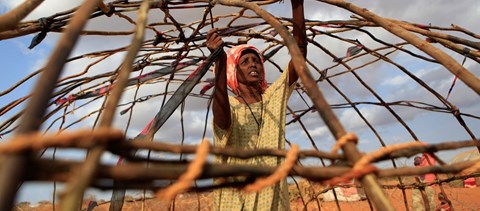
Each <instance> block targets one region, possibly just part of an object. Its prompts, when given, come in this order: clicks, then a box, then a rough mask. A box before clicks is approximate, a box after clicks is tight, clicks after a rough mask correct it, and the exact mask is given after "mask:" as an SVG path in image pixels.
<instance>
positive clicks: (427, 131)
mask: <svg viewBox="0 0 480 211" xmlns="http://www.w3.org/2000/svg"><path fill="white" fill-rule="evenodd" d="M20 2H21V1H19V0H9V1H2V2H0V12H1V13H4V12H6V11H8V10H9V9H11V8H12V7H14V6H16V5H18V4H19V3H20ZM80 2H81V1H78V0H76V1H60V0H46V1H45V2H44V3H43V4H42V6H41V7H39V8H38V9H37V10H36V11H34V13H33V14H32V15H31V16H29V17H28V18H27V19H32V20H35V19H37V18H39V17H43V16H47V15H50V14H53V13H55V12H59V11H63V10H66V9H69V8H72V7H73V6H75V5H77V4H79V3H80ZM306 2H307V4H308V5H309V6H307V7H306V16H307V17H306V18H308V19H313V20H335V19H349V17H350V15H351V13H350V12H348V11H345V10H343V9H341V8H336V7H333V6H329V5H326V4H322V3H318V2H313V1H308V0H307V1H306ZM351 2H352V3H354V4H357V5H359V6H361V7H366V8H368V9H369V10H370V11H372V12H374V13H376V14H378V15H381V16H384V17H390V18H395V19H399V20H405V21H409V22H414V23H421V24H432V25H434V26H442V27H449V26H450V24H458V25H460V26H462V27H465V28H467V29H470V30H472V31H474V32H475V33H480V32H479V31H478V19H479V18H480V17H479V16H480V15H479V14H480V2H479V1H478V0H462V1H460V0H457V1H447V0H423V1H415V0H408V1H395V0H387V1H373V2H372V1H360V0H355V1H351ZM460 2H461V3H460ZM265 8H266V9H267V10H268V11H269V12H271V13H272V14H274V15H275V16H290V3H289V2H288V1H286V3H284V4H274V5H271V6H268V7H265ZM232 11H236V10H231V9H226V8H223V7H215V8H214V10H213V14H214V15H220V14H228V13H231V12H232ZM199 14H202V13H201V11H198V10H196V11H195V12H192V13H185V10H182V11H179V12H177V11H172V15H173V16H174V17H176V18H178V19H179V20H182V21H184V23H190V22H192V21H194V20H198V19H199V17H200V16H198V15H199ZM446 14H455V15H446ZM151 16H152V17H151V20H153V21H157V22H159V21H160V20H162V18H161V17H159V16H158V14H157V15H156V16H153V15H151ZM245 21H247V22H248V20H245ZM216 26H221V23H216ZM87 28H88V29H102V30H112V31H114V30H117V31H118V30H130V29H132V25H131V24H128V23H125V21H124V20H118V19H113V20H111V19H107V18H104V17H102V18H99V19H96V20H95V21H92V22H89V24H88V26H87ZM324 30H329V29H324ZM372 31H373V32H374V33H375V35H376V36H377V37H379V38H381V39H383V40H387V41H389V42H400V39H398V38H396V37H395V36H392V35H391V34H389V33H388V32H385V31H383V30H380V29H378V30H375V29H372ZM454 34H455V35H456V36H461V37H462V36H465V35H463V34H461V33H454ZM341 35H342V36H343V37H346V38H349V39H358V40H360V41H361V42H362V43H363V44H365V45H366V46H368V47H369V48H371V49H374V48H376V47H379V46H380V45H379V44H378V43H376V42H374V41H372V40H371V39H370V38H368V37H367V36H366V35H364V34H359V33H354V32H346V33H342V34H341ZM33 36H34V35H27V36H24V37H19V38H14V39H8V40H1V41H0V56H1V57H0V58H1V62H2V69H3V70H2V71H1V72H2V73H3V74H2V75H3V77H2V79H1V80H2V83H0V90H2V91H3V90H5V89H7V88H8V87H10V86H12V85H13V84H15V82H16V81H18V80H20V79H22V78H24V77H25V76H26V75H28V74H30V73H32V72H34V71H36V70H38V69H39V68H41V67H42V66H43V65H44V63H45V61H46V60H47V59H48V56H49V55H50V53H51V50H52V49H53V48H54V46H55V44H56V41H57V40H58V37H59V35H58V34H56V33H49V34H48V36H47V38H46V39H45V40H44V41H43V42H42V43H41V44H39V45H38V46H36V47H35V48H34V49H32V50H29V49H28V48H27V47H28V46H29V44H30V41H31V39H32V37H33ZM148 36H150V37H148ZM147 38H149V39H151V34H148V33H147ZM277 38H278V39H279V37H278V36H277ZM227 39H228V38H227ZM469 39H472V38H471V37H469ZM130 40H131V37H130V36H120V37H107V38H106V39H105V38H103V37H100V36H88V37H84V38H82V39H80V40H79V42H78V44H77V46H76V48H75V49H74V52H73V53H72V56H73V55H81V54H84V53H86V52H93V51H98V50H101V49H112V48H116V47H120V46H126V45H128V43H129V42H130ZM316 41H318V42H320V43H322V45H324V46H325V47H327V48H328V49H329V50H330V51H332V53H334V54H335V55H337V56H343V55H344V54H345V50H346V48H348V47H349V46H350V44H346V43H344V42H340V41H338V40H335V39H331V38H327V37H320V36H319V38H317V39H316ZM477 41H478V40H477ZM252 44H255V45H257V46H260V47H259V48H260V49H262V48H265V47H266V45H265V43H263V41H252ZM435 46H437V47H438V45H435ZM405 48H407V49H409V50H412V51H416V52H418V50H416V49H415V48H413V47H411V46H405ZM310 49H311V50H310ZM310 49H309V50H310V51H309V56H308V59H309V60H311V61H313V62H314V63H315V64H316V65H317V66H318V67H319V68H327V67H330V66H332V65H334V64H335V63H333V62H332V61H331V60H332V59H331V58H330V57H328V56H326V55H325V54H324V53H322V52H319V51H317V50H315V49H313V48H312V47H310ZM441 49H443V50H445V49H444V48H441ZM446 52H447V53H448V54H449V55H451V56H452V57H453V58H454V59H455V60H457V61H459V62H461V61H462V59H463V57H462V56H461V55H458V54H455V53H452V52H450V51H448V50H447V51H446ZM384 53H385V52H384ZM418 53H420V54H421V52H418ZM123 56H124V54H123V53H119V54H116V55H113V56H111V57H109V58H108V59H107V60H105V61H104V62H101V63H99V64H98V65H95V66H94V67H92V68H91V70H90V71H89V75H94V74H98V73H100V72H102V71H103V72H106V71H112V70H113V69H115V68H116V67H118V65H119V64H120V63H121V61H122V59H123ZM389 58H390V59H392V60H394V61H395V62H397V63H399V64H401V65H402V66H404V67H405V68H407V69H408V70H409V71H411V72H412V73H414V74H415V75H416V76H417V77H419V78H420V79H422V80H424V81H425V82H426V83H427V84H428V85H429V86H431V87H432V88H434V89H435V90H437V91H438V92H439V93H440V94H442V95H443V96H446V93H447V91H448V88H449V85H450V84H451V82H452V80H453V76H452V75H451V74H450V73H449V72H448V71H447V70H446V69H445V68H444V67H442V66H440V65H437V64H431V63H427V62H421V61H418V59H416V58H413V57H411V56H408V55H405V54H403V53H399V52H395V53H393V54H392V55H390V56H389ZM95 59H98V58H89V59H85V60H81V61H75V62H72V63H71V64H67V65H66V67H65V69H64V71H65V73H64V75H69V74H74V73H76V72H80V71H82V70H83V69H84V68H85V66H86V65H87V64H89V63H91V62H92V61H94V60H95ZM273 59H274V60H275V61H276V62H278V64H279V65H280V66H285V65H286V63H287V62H288V61H289V57H288V53H287V52H286V50H282V51H281V53H280V54H279V55H277V56H275V57H274V58H273ZM371 59H372V57H365V58H362V59H358V60H355V61H351V62H349V63H348V64H349V65H351V66H352V67H355V66H358V65H360V64H363V63H365V62H366V61H368V60H371ZM266 67H267V69H269V68H272V69H273V67H272V66H271V65H269V66H266ZM465 67H466V68H467V69H469V70H470V71H471V72H472V73H473V74H475V75H477V76H479V75H480V68H479V67H480V66H479V64H478V63H475V62H473V61H471V60H467V62H466V63H465ZM343 70H344V68H343V69H342V68H332V69H331V70H329V74H333V73H336V72H341V71H343ZM357 73H358V75H360V77H361V78H362V80H364V81H366V82H367V83H368V84H369V85H371V86H372V88H373V89H374V90H375V91H376V93H378V94H379V95H380V96H381V97H382V99H384V100H385V101H396V100H412V101H422V102H429V103H432V104H435V105H440V104H439V102H438V100H436V99H434V98H433V97H432V95H431V94H429V93H427V92H426V91H425V90H424V89H423V88H421V87H420V86H419V85H418V84H417V83H416V82H414V81H413V80H411V79H410V78H409V77H407V76H406V75H405V74H404V73H402V72H401V71H400V70H398V69H397V68H395V67H393V66H392V65H389V64H385V63H381V64H380V63H374V64H372V65H369V66H368V67H365V68H362V69H361V70H358V71H357ZM135 74H138V73H135ZM313 74H314V76H317V77H318V74H315V72H314V73H313ZM133 76H135V75H134V74H132V77H133ZM277 76H278V71H277V72H276V71H270V74H268V75H267V79H269V81H273V80H274V79H275V78H276V77H277ZM208 77H212V75H211V74H210V75H207V76H206V78H208ZM332 81H333V82H334V83H335V84H337V85H338V87H339V88H340V89H341V90H342V91H343V92H344V93H345V94H346V95H347V96H348V97H349V98H350V99H351V100H352V101H377V100H376V99H375V97H374V96H373V95H372V94H371V93H369V92H368V91H367V90H366V89H365V88H364V87H363V86H362V85H361V84H360V83H359V81H358V80H356V79H355V78H354V77H353V76H352V75H351V74H345V75H343V76H341V77H335V78H332ZM34 82H35V79H31V80H29V81H27V82H26V83H25V84H23V85H22V86H20V87H19V88H17V89H15V90H14V91H13V92H11V93H9V94H7V95H4V96H0V105H2V106H3V105H6V104H7V103H8V102H11V101H12V100H13V99H17V98H19V97H22V96H24V95H26V94H27V93H29V92H30V91H31V89H32V84H33V83H34ZM175 86H177V85H175V84H174V85H172V87H173V88H171V89H170V90H173V89H174V88H175ZM319 87H320V88H321V90H322V91H323V92H324V95H325V97H326V98H327V100H328V102H329V103H331V104H336V103H344V102H345V100H344V99H343V98H342V97H341V96H339V95H338V93H336V92H335V91H334V90H333V89H332V87H331V86H330V85H328V83H326V82H322V83H320V84H319ZM81 88H82V87H80V88H79V89H77V90H74V92H78V91H81ZM163 89H164V86H160V87H159V85H158V84H153V85H146V86H142V89H141V90H140V94H141V95H147V94H152V93H158V92H159V91H158V90H163ZM198 89H199V88H198V87H197V88H196V90H197V91H198ZM132 96H133V94H132V91H131V90H130V92H127V94H126V97H124V100H125V101H128V100H131V99H132V98H131V97H132ZM304 97H306V95H305V96H304ZM449 100H450V101H451V102H452V103H453V104H455V105H457V106H458V107H459V108H460V109H461V111H462V112H466V113H470V114H473V115H477V116H478V115H480V108H479V107H478V106H476V105H478V102H479V98H478V95H477V94H475V93H474V92H472V91H471V90H469V89H468V88H467V87H466V86H465V85H464V84H463V83H462V82H461V81H457V85H456V86H455V89H454V91H453V93H452V95H451V96H450V98H449ZM84 102H85V101H82V102H78V103H77V106H78V105H79V104H81V103H84ZM160 102H161V98H157V99H154V100H151V101H146V102H144V103H139V104H138V105H137V109H136V110H135V117H136V118H134V119H133V121H132V126H131V128H130V130H129V134H128V135H129V136H134V135H136V134H138V132H139V131H141V129H143V127H144V126H145V124H146V122H147V120H150V118H151V117H152V114H154V113H156V112H157V111H158V109H159V108H158V106H152V105H158V104H159V103H160ZM301 102H302V101H301V100H300V98H299V96H298V95H294V96H292V99H291V100H290V102H289V104H290V106H292V108H295V109H305V108H306V105H305V104H302V103H301ZM98 106H99V102H98V103H95V104H94V105H92V106H87V107H85V108H82V109H79V110H77V111H75V113H74V114H72V115H71V117H69V119H68V120H67V122H73V121H74V120H76V119H78V118H80V117H81V116H83V115H85V114H86V113H89V112H91V111H92V110H93V109H95V107H97V108H98ZM358 108H359V109H360V110H361V111H362V113H363V114H364V115H365V117H366V118H367V119H368V120H369V121H370V122H371V123H372V124H373V125H374V127H375V129H377V130H378V132H379V133H380V134H381V137H382V139H383V140H384V141H385V142H386V144H394V143H401V142H407V141H412V140H413V139H412V137H411V136H410V135H409V134H408V132H407V131H406V129H405V128H404V127H402V126H401V125H400V124H398V121H396V120H395V119H394V118H393V116H392V115H391V114H390V113H389V112H387V111H386V110H385V109H384V108H382V107H378V106H369V105H361V106H359V107H358ZM392 108H393V109H394V110H395V112H397V113H398V114H399V115H400V116H401V117H402V118H403V119H404V120H405V121H406V122H407V124H408V125H409V127H411V128H412V130H413V131H414V132H415V134H416V135H417V136H418V138H419V139H420V140H422V141H425V142H428V143H438V142H443V141H454V140H466V139H469V136H468V134H467V133H466V132H465V130H463V129H462V128H461V127H459V124H458V122H457V121H456V120H455V119H454V118H453V117H452V115H450V114H440V113H433V112H425V111H422V110H418V109H408V108H403V107H392ZM69 110H71V108H70V109H69ZM186 110H187V112H186V113H185V119H188V120H189V121H188V122H187V123H186V128H188V129H189V131H188V132H189V133H188V134H187V136H186V137H185V142H186V143H191V144H194V143H198V142H199V140H200V137H201V134H202V132H203V124H204V122H205V111H206V100H203V99H192V98H189V99H187V108H186ZM16 112H18V109H14V110H12V111H10V112H9V113H7V114H5V115H4V116H0V120H1V121H0V122H3V121H5V120H6V119H7V118H9V117H10V115H12V114H14V113H16ZM335 112H336V114H337V115H338V117H339V119H340V120H341V121H342V124H344V126H345V128H346V129H347V130H348V131H354V132H355V133H357V135H359V136H360V140H361V141H360V143H359V145H358V146H359V148H360V149H361V150H362V151H366V152H368V151H372V150H374V149H377V148H379V147H380V143H379V141H378V140H377V138H376V137H375V135H374V134H373V133H372V131H371V130H369V129H368V128H367V127H366V126H365V124H364V123H363V121H361V119H360V118H359V117H358V115H357V114H356V113H355V112H353V110H352V109H338V110H335ZM179 117H180V115H179V113H178V112H177V113H175V114H174V115H173V116H172V119H171V120H169V121H168V122H167V124H166V125H165V127H164V128H162V130H160V131H159V133H158V134H157V136H156V138H157V139H159V140H167V141H171V142H174V143H178V142H179V140H180V138H179V134H178V122H179ZM93 120H94V118H89V119H88V120H86V121H84V123H82V124H79V125H76V126H74V127H72V129H75V128H79V127H87V126H89V125H90V126H91V124H92V123H93ZM302 120H303V121H304V123H305V124H306V126H307V128H308V131H309V132H310V133H311V135H312V136H313V137H314V140H315V142H316V143H317V145H318V146H319V147H320V148H321V149H322V150H325V151H328V150H329V149H330V148H331V147H332V146H333V143H334V141H333V137H332V136H331V134H330V132H329V131H328V130H327V129H326V127H325V125H324V123H323V121H322V120H320V119H319V118H318V114H317V113H309V114H307V115H306V116H305V117H304V118H303V119H302ZM465 120H466V122H467V123H468V125H469V127H470V128H471V129H472V131H473V133H474V134H475V135H476V136H479V135H480V129H478V128H480V121H478V120H477V119H472V118H468V117H465ZM209 121H211V117H210V118H209ZM125 122H126V115H125V116H120V115H117V116H116V122H115V126H116V127H118V128H124V127H125ZM52 131H54V130H52ZM209 136H211V129H210V124H208V132H207V137H209ZM4 139H8V136H6V137H5V138H4ZM287 139H289V140H291V141H292V142H294V143H297V144H299V145H300V146H301V148H302V149H309V148H311V144H310V142H309V141H307V138H306V136H305V133H304V132H303V131H302V130H301V128H300V127H299V125H298V124H294V125H291V126H287ZM455 153H457V152H445V153H441V154H440V155H442V156H443V157H444V158H445V160H446V161H448V160H450V158H451V157H453V155H454V154H455ZM49 155H51V153H50V154H49ZM60 157H64V158H65V159H82V158H83V157H82V153H72V152H70V151H66V152H61V153H60ZM104 160H105V162H111V161H112V160H114V157H112V156H111V155H106V156H105V159H104ZM399 162H400V163H402V164H404V165H410V161H409V160H400V161H399ZM51 188H52V185H51V184H29V185H25V186H24V187H23V189H22V192H21V194H20V197H19V199H18V200H19V201H25V200H27V201H31V202H37V201H39V200H51V194H42V193H49V192H51ZM93 194H95V195H102V194H101V193H99V192H94V193H93ZM87 195H88V194H87Z"/></svg>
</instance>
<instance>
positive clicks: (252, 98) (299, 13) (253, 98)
mask: <svg viewBox="0 0 480 211" xmlns="http://www.w3.org/2000/svg"><path fill="white" fill-rule="evenodd" d="M291 3H292V13H293V22H292V23H293V37H294V38H295V40H296V41H297V45H298V46H299V47H300V51H301V52H302V54H303V56H304V58H305V57H306V55H307V37H306V33H305V18H304V14H303V0H296V1H292V2H291ZM223 45H224V42H223V40H222V37H221V36H220V35H219V34H218V33H217V30H216V29H211V30H210V31H209V32H208V33H207V48H208V49H209V50H210V51H211V52H213V51H214V50H215V49H217V48H219V47H220V48H223ZM226 65H227V54H226V53H225V51H223V50H222V52H221V53H220V55H219V56H218V58H217V60H216V61H215V87H216V88H215V89H216V90H215V92H214V93H213V106H212V110H213V116H214V117H215V118H214V123H215V124H216V125H217V126H218V127H219V128H222V129H227V128H229V127H230V124H231V118H230V103H229V101H228V92H227V71H226V69H227V67H226ZM262 68H263V66H262V64H261V61H260V59H259V58H258V57H257V56H256V55H255V54H253V53H246V54H244V55H242V56H241V57H240V59H239V62H238V65H237V70H238V71H237V80H238V91H239V95H241V96H238V97H236V98H237V100H239V101H240V102H241V103H248V104H251V103H256V102H260V101H261V100H262V91H261V88H260V81H261V79H262V75H261V74H262V73H263V71H262ZM288 77H289V81H288V83H289V85H292V84H293V83H295V82H296V81H297V80H298V75H297V72H296V70H295V67H294V65H293V62H292V61H291V60H290V62H289V63H288Z"/></svg>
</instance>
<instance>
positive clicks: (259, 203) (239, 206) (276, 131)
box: [207, 1, 307, 210]
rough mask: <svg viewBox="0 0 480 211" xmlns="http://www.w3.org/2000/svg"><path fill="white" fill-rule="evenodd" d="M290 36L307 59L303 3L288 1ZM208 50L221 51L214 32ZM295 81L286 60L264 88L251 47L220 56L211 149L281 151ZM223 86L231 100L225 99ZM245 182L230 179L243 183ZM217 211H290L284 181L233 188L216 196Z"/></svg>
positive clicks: (268, 160) (273, 161)
mask: <svg viewBox="0 0 480 211" xmlns="http://www.w3.org/2000/svg"><path fill="white" fill-rule="evenodd" d="M292 8H293V26H294V27H293V35H294V37H295V39H296V40H297V44H298V45H299V46H300V49H301V50H302V53H303V55H304V56H305V55H306V44H307V42H306V35H305V25H304V18H303V2H302V1H292ZM207 47H208V49H209V50H210V51H212V52H213V51H214V50H215V49H217V48H223V40H222V37H221V36H219V34H218V33H217V32H216V30H215V29H212V30H210V31H209V32H208V34H207ZM297 79H298V76H297V74H296V72H295V70H294V68H293V64H292V62H291V61H290V63H289V65H288V69H287V70H286V71H284V72H283V74H282V75H281V76H280V77H279V78H278V79H277V80H276V81H275V82H274V83H273V84H272V85H271V86H270V87H268V88H267V82H266V81H265V70H264V66H263V58H262V56H261V53H260V52H259V51H258V50H257V49H256V48H255V47H253V46H250V45H239V46H235V47H233V48H231V49H229V50H228V52H227V53H225V52H224V51H222V52H221V53H220V55H219V56H218V58H217V60H216V62H215V87H216V90H215V93H214V94H213V116H214V119H213V123H214V126H213V127H214V145H215V146H220V147H225V146H229V147H238V148H242V149H256V148H273V149H285V112H286V106H287V101H288V97H289V96H290V94H291V92H292V90H293V89H294V87H295V83H296V81H297ZM227 85H228V86H229V87H230V89H231V90H232V91H233V93H234V94H235V96H228V93H227ZM215 161H216V162H220V163H228V164H247V165H263V166H279V165H281V163H282V161H283V159H280V158H277V157H257V158H252V159H247V160H242V159H236V158H232V157H216V158H215ZM243 180H244V178H239V177H235V178H229V181H243ZM214 197H215V198H214V209H215V210H290V205H289V195H288V190H287V184H286V181H285V180H283V181H282V182H280V183H279V184H276V185H275V186H273V187H267V188H265V189H263V190H262V191H260V192H259V193H249V194H247V193H243V192H242V191H239V190H237V189H234V188H223V189H217V190H215V192H214Z"/></svg>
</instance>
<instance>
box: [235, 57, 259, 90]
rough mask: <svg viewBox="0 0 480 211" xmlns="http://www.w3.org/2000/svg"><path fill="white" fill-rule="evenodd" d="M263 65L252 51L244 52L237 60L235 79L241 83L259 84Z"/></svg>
mask: <svg viewBox="0 0 480 211" xmlns="http://www.w3.org/2000/svg"><path fill="white" fill-rule="evenodd" d="M262 68H263V65H262V61H261V60H260V58H258V57H257V55H255V54H253V53H246V54H244V55H242V56H241V57H240V59H239V60H238V71H237V80H238V82H239V83H243V84H253V85H259V84H260V81H261V80H262V74H263V69H262Z"/></svg>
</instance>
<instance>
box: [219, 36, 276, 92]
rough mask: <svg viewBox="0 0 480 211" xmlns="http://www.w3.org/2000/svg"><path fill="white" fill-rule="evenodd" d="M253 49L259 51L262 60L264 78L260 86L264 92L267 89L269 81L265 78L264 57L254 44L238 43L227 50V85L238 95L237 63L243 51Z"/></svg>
mask: <svg viewBox="0 0 480 211" xmlns="http://www.w3.org/2000/svg"><path fill="white" fill-rule="evenodd" d="M246 49H252V50H254V51H255V52H257V54H258V57H260V61H261V62H262V79H261V80H260V88H261V90H262V93H263V92H265V90H266V89H267V81H266V80H265V68H264V66H263V57H262V54H261V53H260V51H259V50H258V49H257V48H255V47H254V46H252V45H247V44H244V45H237V46H235V47H233V48H231V49H229V50H228V51H227V85H228V86H229V87H230V88H231V89H232V91H233V93H235V94H236V95H238V94H239V93H238V80H237V65H238V60H240V56H241V54H242V51H244V50H246Z"/></svg>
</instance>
